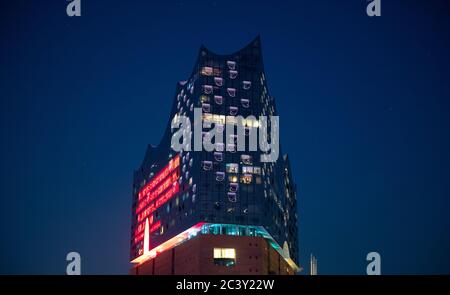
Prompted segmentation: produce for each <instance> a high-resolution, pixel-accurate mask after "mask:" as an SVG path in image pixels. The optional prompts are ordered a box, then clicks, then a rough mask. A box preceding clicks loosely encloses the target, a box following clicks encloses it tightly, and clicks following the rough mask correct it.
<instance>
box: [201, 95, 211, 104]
mask: <svg viewBox="0 0 450 295" xmlns="http://www.w3.org/2000/svg"><path fill="white" fill-rule="evenodd" d="M200 102H202V103H203V102H209V96H208V95H201V96H200Z"/></svg>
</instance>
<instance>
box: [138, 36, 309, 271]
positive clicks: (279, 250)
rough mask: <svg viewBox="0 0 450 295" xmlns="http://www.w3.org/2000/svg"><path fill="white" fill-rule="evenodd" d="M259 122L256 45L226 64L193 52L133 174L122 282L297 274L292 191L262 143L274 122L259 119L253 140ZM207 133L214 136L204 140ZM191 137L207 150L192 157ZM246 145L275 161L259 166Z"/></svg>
mask: <svg viewBox="0 0 450 295" xmlns="http://www.w3.org/2000/svg"><path fill="white" fill-rule="evenodd" d="M183 116H184V117H185V118H189V121H190V122H193V124H192V127H191V129H186V128H185V129H183V130H184V131H183V133H182V134H183V136H182V141H183V142H185V141H184V140H186V143H187V144H186V143H185V145H184V150H181V151H180V150H179V149H176V148H175V147H174V142H173V136H174V135H175V134H176V132H177V131H179V130H180V129H179V128H177V127H180V125H178V123H179V122H180V118H182V117H183ZM263 116H267V117H270V116H277V112H276V108H275V102H274V99H273V98H272V97H271V96H270V95H269V92H268V88H267V83H266V78H265V74H264V68H263V60H262V53H261V42H260V38H259V37H257V38H256V39H255V40H253V41H252V42H251V43H250V44H248V45H247V46H246V47H244V48H243V49H241V50H239V51H238V52H236V53H233V54H230V55H218V54H215V53H213V52H211V51H210V50H208V49H207V48H206V47H204V46H202V47H201V48H200V51H199V55H198V58H197V62H196V64H195V66H194V69H193V72H192V74H191V76H190V78H189V79H188V80H187V81H182V82H179V83H178V84H177V87H176V93H175V97H174V100H173V105H172V109H171V113H170V117H169V122H168V124H167V127H166V130H165V133H164V135H163V138H162V140H161V142H160V144H159V145H158V146H152V145H150V146H148V148H147V151H146V154H145V157H144V161H143V162H142V164H141V166H140V167H139V169H138V170H136V171H135V173H134V182H133V202H132V225H131V232H132V234H131V241H130V246H131V247H130V248H131V251H130V258H131V262H132V263H133V264H134V266H133V267H132V269H131V273H133V274H293V273H296V272H298V271H299V270H300V268H299V260H298V259H299V250H298V216H297V214H298V213H297V195H296V185H295V183H294V182H293V179H292V175H291V169H290V166H289V158H288V156H287V155H283V154H282V150H281V147H279V143H278V135H275V134H274V133H272V131H274V130H276V129H277V128H278V127H279V126H278V125H277V124H278V122H277V121H271V120H270V119H268V120H267V121H268V124H267V126H268V130H269V131H270V132H269V131H268V132H266V133H264V132H262V133H259V132H261V130H263V128H262V126H263V124H262V123H261V122H262V121H261V118H262V117H263ZM198 118H200V120H197V119H198ZM176 122H178V123H177V124H175V125H174V126H172V123H176ZM172 127H175V128H172ZM208 131H214V132H215V133H213V134H215V135H216V136H214V138H210V137H211V132H208ZM229 131H232V132H229ZM219 134H220V135H222V139H219V136H218V135H219ZM239 134H240V135H242V137H239ZM253 136H255V137H253ZM198 137H200V140H207V141H208V142H213V146H214V147H213V149H212V150H211V149H208V148H203V147H202V148H201V150H199V149H197V148H196V143H195V138H198ZM256 137H257V138H258V143H259V142H260V141H259V140H262V139H261V137H263V139H264V140H265V141H267V142H270V143H271V144H274V143H275V144H276V146H277V147H278V153H279V154H280V156H278V157H276V158H275V160H273V159H272V160H271V161H267V159H266V160H264V158H263V157H264V155H267V153H269V152H270V151H268V150H267V149H266V150H264V151H261V146H262V145H260V147H259V148H256V149H255V148H250V146H251V144H250V139H251V138H256ZM241 138H243V141H244V145H245V149H244V150H242V148H241V147H242V146H241V142H240V140H241ZM187 139H190V140H187ZM208 150H209V151H208ZM272 151H273V148H272ZM255 245H256V246H255ZM186 263H187V264H186Z"/></svg>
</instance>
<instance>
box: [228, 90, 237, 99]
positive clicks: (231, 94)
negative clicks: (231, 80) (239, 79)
mask: <svg viewBox="0 0 450 295" xmlns="http://www.w3.org/2000/svg"><path fill="white" fill-rule="evenodd" d="M227 92H228V95H229V96H231V97H235V96H236V89H235V88H227Z"/></svg>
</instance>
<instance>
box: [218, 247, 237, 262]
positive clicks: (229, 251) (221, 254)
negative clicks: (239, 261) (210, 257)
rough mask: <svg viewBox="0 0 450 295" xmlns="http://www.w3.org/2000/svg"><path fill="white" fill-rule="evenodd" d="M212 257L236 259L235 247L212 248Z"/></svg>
mask: <svg viewBox="0 0 450 295" xmlns="http://www.w3.org/2000/svg"><path fill="white" fill-rule="evenodd" d="M214 258H215V259H221V258H227V259H236V249H234V248H214Z"/></svg>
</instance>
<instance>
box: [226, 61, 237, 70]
mask: <svg viewBox="0 0 450 295" xmlns="http://www.w3.org/2000/svg"><path fill="white" fill-rule="evenodd" d="M227 66H228V68H229V69H230V70H234V69H236V62H234V61H231V60H229V61H227Z"/></svg>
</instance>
